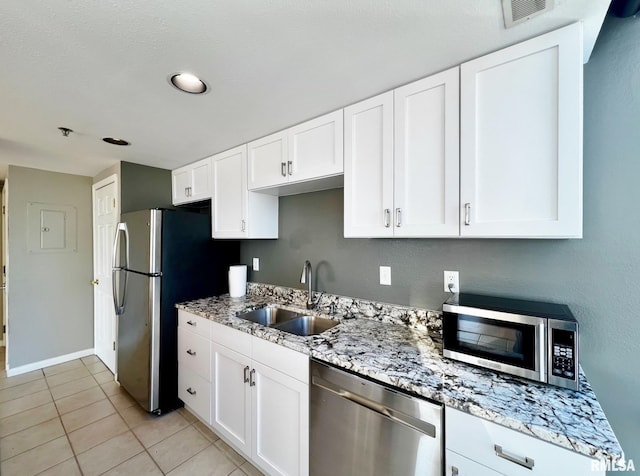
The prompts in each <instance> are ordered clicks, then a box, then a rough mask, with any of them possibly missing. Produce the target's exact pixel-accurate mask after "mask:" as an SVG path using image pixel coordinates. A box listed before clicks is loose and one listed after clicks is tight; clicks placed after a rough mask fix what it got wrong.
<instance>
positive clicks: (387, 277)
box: [380, 266, 391, 286]
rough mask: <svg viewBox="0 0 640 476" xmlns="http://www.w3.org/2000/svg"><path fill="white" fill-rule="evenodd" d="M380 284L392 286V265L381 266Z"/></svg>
mask: <svg viewBox="0 0 640 476" xmlns="http://www.w3.org/2000/svg"><path fill="white" fill-rule="evenodd" d="M380 284H382V285H383V286H391V266H380Z"/></svg>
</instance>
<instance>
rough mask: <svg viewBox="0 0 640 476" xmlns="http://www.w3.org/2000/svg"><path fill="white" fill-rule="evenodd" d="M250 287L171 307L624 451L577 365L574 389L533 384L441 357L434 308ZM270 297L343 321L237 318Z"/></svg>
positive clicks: (567, 437)
mask: <svg viewBox="0 0 640 476" xmlns="http://www.w3.org/2000/svg"><path fill="white" fill-rule="evenodd" d="M249 293H250V294H248V295H247V296H245V297H244V298H239V299H234V298H230V297H229V295H228V294H227V295H222V296H218V297H211V298H205V299H199V300H195V301H191V302H188V303H181V304H178V305H176V307H178V308H179V309H183V310H185V311H188V312H191V313H193V314H196V315H198V316H201V317H204V318H207V319H210V320H212V321H214V322H218V323H220V324H224V325H227V326H229V327H232V328H234V329H237V330H240V331H243V332H247V333H249V334H252V335H255V336H257V337H260V338H262V339H265V340H268V341H270V342H275V343H277V344H280V345H283V346H285V347H287V348H290V349H293V350H295V351H298V352H302V353H305V354H307V355H310V356H311V357H313V358H315V359H318V360H321V361H324V362H327V363H330V364H333V365H335V366H337V367H340V368H343V369H347V370H351V371H354V372H357V373H358V374H361V375H364V376H367V377H369V378H372V379H374V380H378V381H380V382H384V383H387V384H390V385H393V386H394V387H398V388H400V389H402V390H405V391H407V392H410V393H413V394H416V395H420V396H423V397H426V398H429V399H431V400H434V401H436V402H440V403H443V404H444V405H446V406H447V407H451V408H456V409H458V410H461V411H464V412H467V413H469V414H471V415H475V416H478V417H480V418H484V419H487V420H489V421H492V422H494V423H497V424H500V425H503V426H505V427H508V428H512V429H514V430H517V431H520V432H522V433H525V434H528V435H532V436H535V437H537V438H539V439H541V440H544V441H547V442H550V443H554V444H556V445H559V446H561V447H564V448H567V449H570V450H572V451H575V452H577V453H580V454H583V455H586V456H590V457H594V458H598V459H610V460H611V461H612V462H616V461H620V460H622V458H623V452H622V448H621V447H620V444H619V443H618V440H617V438H616V436H615V435H614V433H613V430H612V429H611V425H610V424H609V422H608V420H607V418H606V416H605V414H604V412H603V410H602V407H601V406H600V404H599V403H598V400H597V399H596V396H595V394H594V392H593V390H592V388H591V386H590V385H589V382H588V381H587V378H586V376H585V374H584V372H583V371H582V369H581V370H580V390H579V391H577V392H576V391H572V390H567V389H562V388H559V387H554V386H550V385H544V384H538V383H535V382H531V381H528V380H523V379H520V378H517V377H511V376H508V375H504V374H497V373H495V372H492V371H490V370H485V369H480V368H477V367H474V366H471V365H466V364H464V363H461V362H457V361H453V360H450V359H445V358H443V357H442V346H441V343H440V338H439V337H440V333H439V330H440V325H441V321H440V320H439V317H440V316H439V314H438V313H437V312H434V311H426V310H424V309H415V308H409V307H404V306H395V305H388V304H381V303H373V302H370V301H364V300H357V299H352V298H345V297H341V296H335V295H327V294H317V296H318V297H319V305H318V306H317V309H319V310H320V311H319V312H317V311H316V312H309V311H306V310H305V309H304V305H303V304H302V303H303V302H304V300H305V299H306V293H304V292H303V291H301V290H298V289H292V288H284V287H275V286H271V285H263V284H256V283H250V284H249ZM331 303H334V304H335V305H336V306H337V309H338V313H337V314H336V315H335V316H330V315H329V314H328V309H329V304H331ZM267 304H278V305H280V306H282V307H284V308H288V309H293V310H301V311H303V312H304V313H305V314H311V315H319V316H322V317H329V318H334V319H337V320H340V321H341V323H340V325H338V326H335V327H333V328H332V329H330V330H328V331H326V332H323V333H322V334H320V335H315V336H309V337H300V336H296V335H293V334H289V333H286V332H282V331H279V330H277V329H272V328H268V327H264V326H262V325H260V324H256V323H252V322H250V321H246V320H244V319H241V318H238V317H236V314H237V313H239V312H244V311H246V310H250V309H252V308H255V307H259V306H263V305H267ZM345 315H346V316H355V317H354V318H353V319H344V316H345Z"/></svg>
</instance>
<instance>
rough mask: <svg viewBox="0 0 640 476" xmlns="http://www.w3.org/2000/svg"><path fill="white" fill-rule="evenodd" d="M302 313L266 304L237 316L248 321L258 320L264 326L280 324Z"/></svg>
mask: <svg viewBox="0 0 640 476" xmlns="http://www.w3.org/2000/svg"><path fill="white" fill-rule="evenodd" d="M301 315H302V314H300V313H299V312H296V311H289V310H288V309H282V308H281V307H278V306H265V307H260V308H258V309H254V310H253V311H249V312H245V313H242V314H237V315H236V317H239V318H240V319H246V320H247V321H251V322H257V323H258V324H262V325H263V326H273V325H275V324H280V323H283V322H286V321H290V320H291V319H295V318H296V317H300V316H301Z"/></svg>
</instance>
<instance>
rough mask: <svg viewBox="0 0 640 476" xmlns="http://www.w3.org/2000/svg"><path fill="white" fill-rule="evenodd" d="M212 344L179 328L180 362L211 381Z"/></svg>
mask: <svg viewBox="0 0 640 476" xmlns="http://www.w3.org/2000/svg"><path fill="white" fill-rule="evenodd" d="M210 345H211V342H210V341H209V340H208V339H205V338H204V337H202V336H200V335H198V334H195V333H193V332H189V331H188V330H187V329H185V328H184V327H179V328H178V362H179V363H180V364H181V365H183V366H185V367H187V368H188V369H190V370H192V371H194V372H195V373H196V374H198V375H199V376H200V377H202V378H204V379H206V380H209V381H210V380H211V349H210Z"/></svg>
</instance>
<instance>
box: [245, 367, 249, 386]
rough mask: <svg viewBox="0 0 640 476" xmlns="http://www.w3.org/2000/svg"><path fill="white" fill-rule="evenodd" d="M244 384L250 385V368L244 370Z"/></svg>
mask: <svg viewBox="0 0 640 476" xmlns="http://www.w3.org/2000/svg"><path fill="white" fill-rule="evenodd" d="M244 383H249V366H248V365H247V366H246V367H245V368H244Z"/></svg>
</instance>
